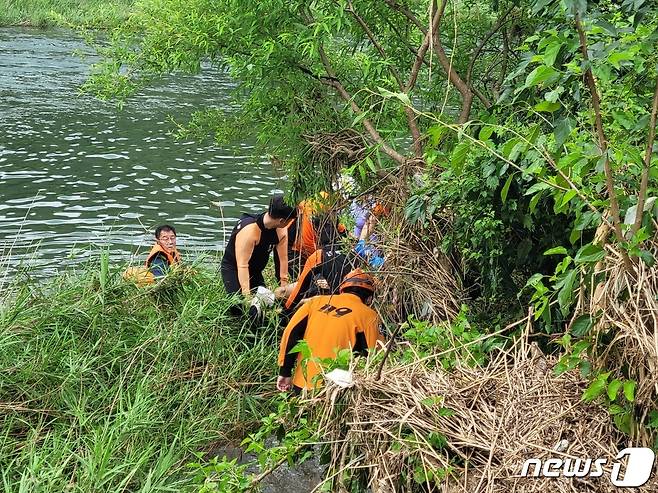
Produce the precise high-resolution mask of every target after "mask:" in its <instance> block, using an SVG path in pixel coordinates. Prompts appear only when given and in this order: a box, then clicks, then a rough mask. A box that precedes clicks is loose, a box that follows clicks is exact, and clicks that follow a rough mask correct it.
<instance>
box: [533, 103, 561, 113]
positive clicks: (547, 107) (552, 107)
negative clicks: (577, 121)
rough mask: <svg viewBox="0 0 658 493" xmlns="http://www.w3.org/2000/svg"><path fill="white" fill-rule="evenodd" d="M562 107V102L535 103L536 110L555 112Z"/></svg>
mask: <svg viewBox="0 0 658 493" xmlns="http://www.w3.org/2000/svg"><path fill="white" fill-rule="evenodd" d="M561 107H562V105H561V104H560V103H557V102H556V103H551V102H550V101H542V102H541V103H538V104H536V105H535V111H540V112H544V113H553V112H554V111H557V110H559V109H560V108H561Z"/></svg>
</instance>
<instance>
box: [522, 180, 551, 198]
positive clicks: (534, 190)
mask: <svg viewBox="0 0 658 493" xmlns="http://www.w3.org/2000/svg"><path fill="white" fill-rule="evenodd" d="M549 188H552V187H551V186H550V185H549V184H548V183H546V182H543V181H540V182H539V183H535V184H534V185H533V186H531V187H530V188H528V190H526V193H524V194H523V195H532V194H533V193H537V192H541V191H542V190H547V189H549Z"/></svg>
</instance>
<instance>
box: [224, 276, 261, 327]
mask: <svg viewBox="0 0 658 493" xmlns="http://www.w3.org/2000/svg"><path fill="white" fill-rule="evenodd" d="M221 274H222V281H223V282H224V289H226V293H227V294H235V293H240V292H242V288H241V287H240V281H239V280H238V269H237V268H235V267H233V266H231V265H225V264H222V267H221ZM258 286H263V287H265V279H264V278H263V273H262V272H252V271H249V288H250V290H251V292H255V291H256V289H258ZM252 308H253V310H249V312H248V313H245V310H244V308H243V306H242V305H241V304H237V305H233V306H231V308H230V309H229V311H230V313H231V315H233V316H236V317H241V316H243V315H245V314H247V315H248V316H249V318H255V316H256V315H257V312H256V309H255V308H254V307H252Z"/></svg>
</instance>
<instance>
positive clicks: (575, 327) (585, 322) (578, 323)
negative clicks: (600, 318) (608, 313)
mask: <svg viewBox="0 0 658 493" xmlns="http://www.w3.org/2000/svg"><path fill="white" fill-rule="evenodd" d="M593 325H594V319H593V318H592V316H591V315H589V314H585V315H581V316H580V317H578V318H577V319H576V320H574V321H573V324H571V330H570V332H571V333H572V334H573V335H574V337H583V336H585V335H587V334H588V333H589V331H590V330H591V329H592V326H593Z"/></svg>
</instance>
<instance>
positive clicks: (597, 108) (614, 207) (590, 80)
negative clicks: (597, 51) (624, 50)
mask: <svg viewBox="0 0 658 493" xmlns="http://www.w3.org/2000/svg"><path fill="white" fill-rule="evenodd" d="M576 29H577V30H578V37H579V38H580V51H581V53H582V55H583V60H584V61H585V64H586V66H587V69H586V70H585V83H586V84H587V86H588V87H589V92H590V94H591V97H592V107H593V108H594V117H595V127H596V133H597V135H598V139H599V149H600V150H601V155H602V156H603V168H604V173H605V184H606V189H607V191H608V198H609V199H610V213H611V215H612V225H613V227H614V230H615V235H616V236H617V240H618V241H619V242H622V241H624V235H623V234H622V231H621V220H620V218H619V203H618V202H617V195H616V194H615V182H614V177H613V175H612V167H611V166H610V158H609V156H608V141H607V140H606V138H605V133H604V132H603V118H602V117H601V99H600V97H599V93H598V91H597V89H596V81H595V80H594V74H592V69H591V68H590V64H589V56H588V54H587V37H586V36H585V31H584V30H583V25H582V23H581V20H580V15H579V14H576ZM625 257H626V258H625V260H626V259H628V256H625Z"/></svg>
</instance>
